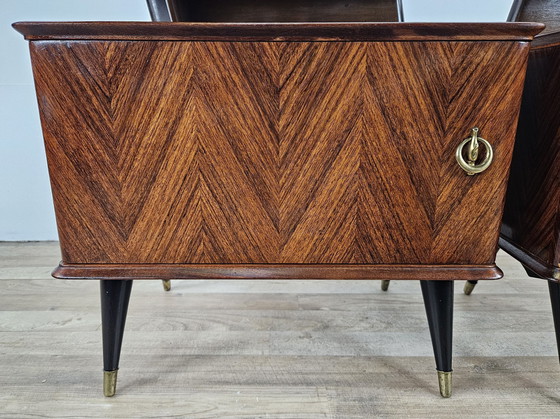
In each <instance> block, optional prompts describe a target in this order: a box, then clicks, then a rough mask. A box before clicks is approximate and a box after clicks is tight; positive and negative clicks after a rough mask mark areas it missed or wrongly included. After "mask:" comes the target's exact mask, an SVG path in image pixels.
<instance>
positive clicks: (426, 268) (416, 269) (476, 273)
mask: <svg viewBox="0 0 560 419" xmlns="http://www.w3.org/2000/svg"><path fill="white" fill-rule="evenodd" d="M52 275H53V276H54V277H55V278H59V279H411V280H412V279H416V280H478V279H500V278H501V277H502V276H503V273H502V271H501V270H500V268H498V267H497V266H496V265H303V264H302V265H289V264H282V265H273V264H270V265H256V264H255V265H195V264H192V265H189V264H185V265H179V264H153V265H150V264H146V265H141V264H138V265H135V264H118V265H117V264H115V265H109V264H88V265H86V264H83V265H80V264H77V265H66V264H63V263H61V264H60V265H59V266H58V267H57V268H56V269H55V270H54V271H53V273H52Z"/></svg>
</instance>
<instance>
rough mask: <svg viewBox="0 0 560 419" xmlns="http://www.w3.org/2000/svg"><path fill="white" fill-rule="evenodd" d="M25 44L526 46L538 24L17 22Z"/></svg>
mask: <svg viewBox="0 0 560 419" xmlns="http://www.w3.org/2000/svg"><path fill="white" fill-rule="evenodd" d="M12 26H13V27H14V28H15V29H16V30H17V31H18V32H20V33H21V34H23V35H24V36H25V38H26V39H29V40H57V39H58V40H64V39H66V40H71V39H73V40H122V41H126V40H152V41H154V40H161V41H163V40H167V41H170V40H183V41H189V40H190V41H194V40H198V41H233V40H238V41H277V42H285V41H397V40H400V41H438V40H439V41H446V40H456V41H466V40H470V41H530V40H531V39H533V36H534V35H536V34H537V33H539V32H540V31H542V30H543V28H544V25H543V24H541V23H477V24H475V25H473V24H472V23H335V22H329V23H211V22H210V23H197V22H194V23H193V22H172V23H169V22H16V23H14V24H13V25H12Z"/></svg>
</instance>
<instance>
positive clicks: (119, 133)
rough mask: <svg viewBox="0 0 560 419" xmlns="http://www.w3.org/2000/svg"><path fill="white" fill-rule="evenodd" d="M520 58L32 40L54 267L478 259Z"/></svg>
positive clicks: (354, 47) (423, 49) (493, 215)
mask: <svg viewBox="0 0 560 419" xmlns="http://www.w3.org/2000/svg"><path fill="white" fill-rule="evenodd" d="M526 48H527V45H526V43H520V42H492V41H489V42H469V41H462V42H167V41H166V42H156V41H136V42H128V41H119V42H113V41H86V42H84V41H82V42H55V41H52V42H51V41H42V42H35V43H33V44H32V54H33V62H34V71H35V78H36V85H37V93H38V98H39V105H40V110H41V117H42V121H43V129H44V137H45V142H46V148H47V154H48V161H49V169H50V173H51V181H52V185H53V193H54V197H55V207H56V211H57V219H58V226H59V233H60V240H61V246H62V248H63V259H64V262H66V263H117V262H118V263H187V264H188V263H197V264H199V263H223V264H238V263H289V264H488V263H492V262H493V260H494V255H495V249H496V244H497V236H498V229H499V221H500V216H501V212H502V207H503V197H504V193H505V182H506V180H507V172H508V168H509V162H510V158H511V150H512V145H513V139H514V134H515V126H516V121H517V112H518V106H519V100H520V94H521V88H522V83H523V70H524V64H525V59H526ZM475 126H477V127H479V129H480V135H481V136H482V137H484V138H486V139H487V140H488V141H489V142H490V143H491V144H492V147H493V149H494V161H493V163H492V165H491V166H490V168H489V169H488V170H486V171H485V172H483V173H481V174H478V175H475V176H467V175H466V174H465V172H464V171H463V170H461V168H459V166H458V165H457V162H456V160H455V150H456V148H457V146H458V145H459V143H460V142H461V141H462V140H463V139H465V138H467V137H468V136H469V135H470V131H471V128H473V127H475Z"/></svg>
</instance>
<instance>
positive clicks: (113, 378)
mask: <svg viewBox="0 0 560 419" xmlns="http://www.w3.org/2000/svg"><path fill="white" fill-rule="evenodd" d="M118 371H119V370H114V371H103V395H104V396H105V397H113V396H114V395H115V392H116V391H117V372H118Z"/></svg>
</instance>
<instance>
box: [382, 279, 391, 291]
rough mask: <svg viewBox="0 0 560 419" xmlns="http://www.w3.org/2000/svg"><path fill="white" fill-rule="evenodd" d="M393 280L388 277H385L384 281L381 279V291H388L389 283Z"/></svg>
mask: <svg viewBox="0 0 560 419" xmlns="http://www.w3.org/2000/svg"><path fill="white" fill-rule="evenodd" d="M390 282H391V281H390V280H388V279H384V280H383V281H381V291H387V290H388V289H389V283H390Z"/></svg>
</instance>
